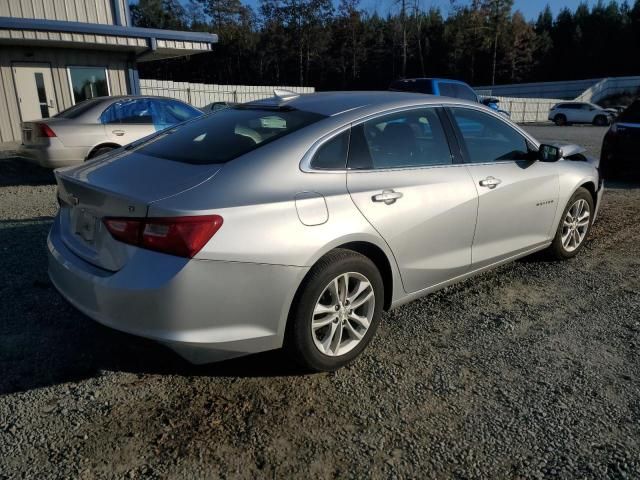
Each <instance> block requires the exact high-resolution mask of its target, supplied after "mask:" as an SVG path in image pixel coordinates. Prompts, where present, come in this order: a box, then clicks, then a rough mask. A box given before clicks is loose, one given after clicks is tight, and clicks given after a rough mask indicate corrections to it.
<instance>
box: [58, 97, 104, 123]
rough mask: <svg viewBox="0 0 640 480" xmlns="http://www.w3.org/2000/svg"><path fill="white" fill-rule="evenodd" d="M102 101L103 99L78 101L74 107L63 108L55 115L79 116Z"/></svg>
mask: <svg viewBox="0 0 640 480" xmlns="http://www.w3.org/2000/svg"><path fill="white" fill-rule="evenodd" d="M102 101H103V100H85V101H84V102H80V103H77V104H75V105H74V106H73V107H70V108H67V109H66V110H63V111H62V112H60V113H58V114H57V115H55V118H70V119H71V118H78V117H79V116H80V115H83V114H84V113H86V112H88V111H89V110H91V109H92V108H93V107H95V106H96V105H97V104H99V103H100V102H102Z"/></svg>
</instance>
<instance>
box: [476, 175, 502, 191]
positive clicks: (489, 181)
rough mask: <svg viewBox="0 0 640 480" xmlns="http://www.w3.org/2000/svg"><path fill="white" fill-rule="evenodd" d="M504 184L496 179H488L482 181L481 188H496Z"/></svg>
mask: <svg viewBox="0 0 640 480" xmlns="http://www.w3.org/2000/svg"><path fill="white" fill-rule="evenodd" d="M501 183H502V180H500V179H499V178H496V177H487V178H483V179H482V180H480V186H481V187H488V188H496V187H497V186H498V185H500V184H501Z"/></svg>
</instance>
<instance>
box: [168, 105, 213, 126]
mask: <svg viewBox="0 0 640 480" xmlns="http://www.w3.org/2000/svg"><path fill="white" fill-rule="evenodd" d="M159 103H161V105H162V112H163V116H164V118H163V120H164V123H166V124H170V125H173V124H176V123H180V122H186V121H187V120H191V119H192V118H196V117H199V116H200V115H202V112H201V111H200V110H198V109H197V108H194V107H192V106H191V105H187V104H186V103H182V102H178V101H177V100H160V101H159Z"/></svg>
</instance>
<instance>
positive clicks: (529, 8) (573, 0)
mask: <svg viewBox="0 0 640 480" xmlns="http://www.w3.org/2000/svg"><path fill="white" fill-rule="evenodd" d="M0 1H2V0H0ZM130 1H131V2H132V3H137V1H138V0H130ZM181 1H182V2H183V3H185V4H186V3H187V2H186V0H181ZM241 1H242V3H245V4H247V5H250V6H251V7H253V8H254V9H257V7H258V5H259V3H260V1H259V0H241ZM455 1H456V3H458V4H464V3H465V0H455ZM360 2H361V5H362V8H363V9H365V10H367V11H370V12H373V11H374V10H377V12H378V13H379V14H381V15H386V14H387V13H388V12H389V11H390V10H396V9H397V5H398V3H399V1H398V0H360ZM419 2H420V4H421V5H422V8H424V9H428V8H429V7H432V6H433V7H440V9H441V10H442V12H443V13H444V14H445V15H446V14H447V12H448V11H449V10H450V9H451V0H419ZM596 2H597V0H515V1H514V9H516V10H520V11H521V12H522V13H523V14H524V16H525V18H527V20H535V19H536V18H538V13H540V11H542V9H543V8H544V7H545V5H547V4H549V6H550V7H551V11H552V12H553V15H554V16H555V15H557V14H558V12H559V11H560V10H561V9H562V8H563V7H568V8H569V9H570V10H575V9H576V8H577V7H578V5H579V4H580V3H586V4H587V5H589V6H592V5H594V4H595V3H596ZM335 3H336V4H337V3H338V1H337V0H335ZM409 3H412V2H409Z"/></svg>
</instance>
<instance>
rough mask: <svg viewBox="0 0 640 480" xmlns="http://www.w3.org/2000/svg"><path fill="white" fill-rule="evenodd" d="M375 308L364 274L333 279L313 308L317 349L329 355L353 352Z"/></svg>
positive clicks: (349, 273)
mask: <svg viewBox="0 0 640 480" xmlns="http://www.w3.org/2000/svg"><path fill="white" fill-rule="evenodd" d="M375 307H376V300H375V294H374V292H373V287H372V285H371V282H369V280H368V279H367V277H365V276H364V275H362V274H361V273H357V272H348V273H343V274H341V275H338V276H337V277H335V278H334V279H332V280H331V281H330V282H329V283H328V284H327V286H326V287H325V288H324V290H323V292H322V293H321V294H320V297H319V298H318V301H317V302H316V305H315V308H314V309H313V318H312V320H311V334H312V335H313V342H314V344H315V346H316V348H317V349H318V350H319V351H320V352H321V353H323V354H324V355H329V356H339V355H344V354H345V353H348V352H350V351H351V350H352V349H353V348H354V347H355V346H356V345H358V343H360V341H361V340H362V339H363V338H364V336H365V335H366V333H367V330H368V329H369V326H370V325H371V320H372V319H373V313H374V312H375Z"/></svg>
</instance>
